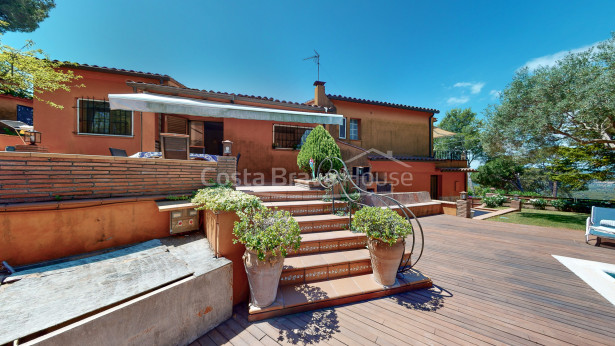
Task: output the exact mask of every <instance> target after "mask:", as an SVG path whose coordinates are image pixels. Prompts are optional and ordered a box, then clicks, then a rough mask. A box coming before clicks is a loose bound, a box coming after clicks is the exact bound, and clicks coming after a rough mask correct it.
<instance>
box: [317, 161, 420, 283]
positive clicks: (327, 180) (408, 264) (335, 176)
mask: <svg viewBox="0 0 615 346" xmlns="http://www.w3.org/2000/svg"><path fill="white" fill-rule="evenodd" d="M335 161H338V162H339V163H340V164H341V166H342V168H341V169H340V170H337V169H334V168H333V167H334V164H333V163H334V162H335ZM325 163H328V167H329V169H328V170H327V172H326V173H324V172H321V169H322V168H323V164H325ZM325 167H326V166H325ZM316 173H317V177H318V182H319V183H320V186H322V187H323V188H325V189H326V190H330V191H331V203H332V212H333V213H335V196H334V194H333V188H334V187H335V186H336V185H339V186H340V190H341V191H342V193H343V196H344V197H345V198H346V199H347V200H348V206H347V207H348V227H349V228H350V230H351V231H352V204H353V203H354V204H357V205H362V206H366V207H367V206H369V205H367V204H364V203H361V202H360V199H361V195H362V194H364V195H368V196H374V197H376V198H377V199H378V200H380V202H382V204H383V205H384V206H386V207H387V208H389V209H391V210H392V208H391V205H396V206H397V207H398V208H399V209H400V210H401V211H402V212H403V214H404V215H403V216H404V217H405V218H406V220H408V222H409V223H410V225H412V220H414V222H416V224H417V225H418V230H419V232H420V236H421V249H420V252H419V256H418V257H417V259H416V260H415V261H414V262H412V261H411V257H412V253H414V247H415V245H416V228H414V227H412V228H413V232H412V247H411V248H410V256H408V259H406V261H405V263H404V255H405V253H406V246H405V239H404V255H402V258H401V261H400V262H399V268H398V270H397V272H398V273H403V272H406V271H408V270H410V269H412V268H413V267H414V266H415V265H416V264H417V263H418V261H419V260H420V259H421V257H422V256H423V249H424V248H425V235H424V233H423V227H422V226H421V223H420V222H419V220H418V219H417V217H416V216H415V215H414V213H413V212H412V211H411V210H410V209H408V207H406V206H405V205H403V204H401V203H400V202H399V201H397V200H396V199H394V198H393V197H390V196H385V195H380V194H377V193H374V192H370V191H366V190H363V189H362V188H361V187H359V186H358V185H357V184H356V183H355V182H354V181H353V180H352V178H351V177H352V176H351V175H350V173H349V171H348V167H347V166H346V163H345V162H344V161H342V159H340V158H339V157H327V158H326V159H324V160H323V161H321V162H320V164H319V165H318V170H317V171H316ZM346 184H351V186H350V188H349V189H347V188H346ZM350 189H353V190H354V192H350V193H349V190H350ZM356 192H358V193H359V197H357V198H356V199H355V198H353V197H351V194H353V193H356ZM385 201H388V202H389V203H387V202H385Z"/></svg>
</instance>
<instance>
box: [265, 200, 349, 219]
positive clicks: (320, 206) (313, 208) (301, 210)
mask: <svg viewBox="0 0 615 346" xmlns="http://www.w3.org/2000/svg"><path fill="white" fill-rule="evenodd" d="M263 204H264V205H265V206H266V207H268V208H277V209H279V210H287V211H289V212H290V213H291V214H292V215H293V216H303V215H316V214H331V213H332V212H333V203H332V202H324V201H322V200H313V201H280V202H265V203H263ZM347 205H348V204H347V203H346V202H335V211H347Z"/></svg>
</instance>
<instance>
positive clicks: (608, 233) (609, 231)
mask: <svg viewBox="0 0 615 346" xmlns="http://www.w3.org/2000/svg"><path fill="white" fill-rule="evenodd" d="M600 233H601V234H600ZM589 234H593V235H597V236H602V237H609V238H612V237H613V236H615V228H613V227H605V226H594V227H591V229H590V232H589Z"/></svg>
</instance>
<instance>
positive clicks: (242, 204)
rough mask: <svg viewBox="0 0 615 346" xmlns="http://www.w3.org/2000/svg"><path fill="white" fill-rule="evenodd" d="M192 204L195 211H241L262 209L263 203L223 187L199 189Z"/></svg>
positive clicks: (253, 197) (256, 198) (243, 193)
mask: <svg viewBox="0 0 615 346" xmlns="http://www.w3.org/2000/svg"><path fill="white" fill-rule="evenodd" d="M192 204H194V205H195V206H196V207H195V209H197V210H206V209H207V210H211V211H243V210H245V209H259V208H263V203H262V202H261V200H260V199H259V198H258V197H256V196H254V195H249V194H247V193H245V192H241V191H237V190H233V189H232V188H228V187H225V186H216V187H208V188H204V189H200V190H199V191H198V192H197V193H196V195H195V196H194V198H192Z"/></svg>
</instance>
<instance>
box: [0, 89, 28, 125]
mask: <svg viewBox="0 0 615 346" xmlns="http://www.w3.org/2000/svg"><path fill="white" fill-rule="evenodd" d="M32 104H33V101H32V100H31V99H24V98H21V97H15V96H11V95H0V120H17V105H20V106H26V107H32Z"/></svg>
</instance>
